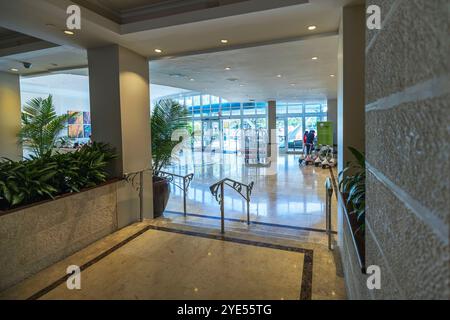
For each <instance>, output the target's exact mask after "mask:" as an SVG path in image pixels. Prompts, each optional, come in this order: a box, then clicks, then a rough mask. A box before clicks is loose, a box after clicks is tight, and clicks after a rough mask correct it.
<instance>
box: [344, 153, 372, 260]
mask: <svg viewBox="0 0 450 320" xmlns="http://www.w3.org/2000/svg"><path fill="white" fill-rule="evenodd" d="M348 149H349V150H350V152H351V153H352V154H353V156H354V158H355V161H352V162H349V163H348V164H347V166H346V167H345V168H344V170H342V171H341V172H340V173H339V189H340V191H341V193H342V195H343V197H344V199H345V204H346V207H347V209H348V212H349V220H350V224H351V226H352V231H353V234H354V236H355V240H356V242H357V245H358V248H359V250H360V252H361V253H362V252H364V232H365V215H366V162H365V155H364V153H362V152H360V151H358V150H356V149H355V148H352V147H349V148H348Z"/></svg>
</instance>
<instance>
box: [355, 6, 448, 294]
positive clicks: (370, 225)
mask: <svg viewBox="0 0 450 320" xmlns="http://www.w3.org/2000/svg"><path fill="white" fill-rule="evenodd" d="M371 4H376V5H379V6H380V7H381V9H382V13H381V14H382V30H380V31H367V33H366V107H365V108H366V155H367V195H366V205H367V217H366V225H367V227H366V255H367V259H366V264H367V265H379V266H380V267H381V272H382V277H381V279H382V287H381V290H373V291H371V292H370V293H367V292H363V291H364V290H366V291H367V289H365V288H364V286H361V288H362V289H359V290H355V293H354V297H368V296H370V297H373V298H375V299H448V298H450V289H449V288H450V261H449V222H450V210H449V208H448V205H449V203H450V190H449V176H450V163H449V160H448V159H449V155H450V150H449V146H450V143H449V141H450V134H449V123H450V109H449V98H450V96H449V87H450V86H449V81H448V80H449V79H448V71H449V56H450V54H449V50H448V45H449V41H448V30H449V21H448V10H449V2H448V0H432V1H430V0H368V1H367V5H371ZM361 290H362V291H361Z"/></svg>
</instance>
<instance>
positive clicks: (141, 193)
mask: <svg viewBox="0 0 450 320" xmlns="http://www.w3.org/2000/svg"><path fill="white" fill-rule="evenodd" d="M139 183H140V185H139V219H140V220H141V222H143V221H144V171H141V172H139Z"/></svg>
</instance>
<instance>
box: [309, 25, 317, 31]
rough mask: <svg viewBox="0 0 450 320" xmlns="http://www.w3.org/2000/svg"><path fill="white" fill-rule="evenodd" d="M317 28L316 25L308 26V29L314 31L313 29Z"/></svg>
mask: <svg viewBox="0 0 450 320" xmlns="http://www.w3.org/2000/svg"><path fill="white" fill-rule="evenodd" d="M316 29H317V27H316V26H309V27H308V30H309V31H313V30H316Z"/></svg>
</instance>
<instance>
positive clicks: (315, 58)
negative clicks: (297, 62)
mask: <svg viewBox="0 0 450 320" xmlns="http://www.w3.org/2000/svg"><path fill="white" fill-rule="evenodd" d="M311 59H313V60H317V59H319V58H318V57H312V58H311Z"/></svg>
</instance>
